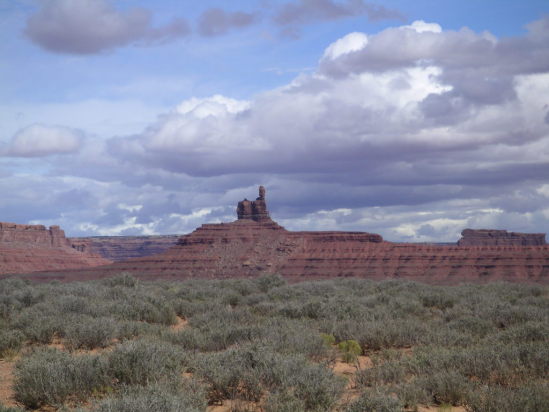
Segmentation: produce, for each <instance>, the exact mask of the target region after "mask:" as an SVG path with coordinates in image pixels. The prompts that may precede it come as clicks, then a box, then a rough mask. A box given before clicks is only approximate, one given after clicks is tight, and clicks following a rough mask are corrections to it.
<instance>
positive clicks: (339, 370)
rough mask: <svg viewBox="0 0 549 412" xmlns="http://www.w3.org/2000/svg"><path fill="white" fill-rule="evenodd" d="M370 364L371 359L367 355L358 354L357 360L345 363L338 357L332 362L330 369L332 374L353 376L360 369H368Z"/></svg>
mask: <svg viewBox="0 0 549 412" xmlns="http://www.w3.org/2000/svg"><path fill="white" fill-rule="evenodd" d="M372 366H373V364H372V360H371V359H370V357H369V356H359V357H358V359H357V361H356V362H353V363H346V362H343V361H342V360H341V359H338V360H337V361H336V363H335V364H334V366H333V368H332V370H333V371H334V374H336V375H338V376H347V377H351V376H354V375H355V374H356V373H357V371H359V370H361V369H368V368H371V367H372Z"/></svg>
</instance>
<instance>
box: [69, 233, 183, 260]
mask: <svg viewBox="0 0 549 412" xmlns="http://www.w3.org/2000/svg"><path fill="white" fill-rule="evenodd" d="M179 238H180V236H179V235H163V236H162V235H159V236H94V237H79V238H69V241H70V244H71V246H72V247H73V248H75V249H76V250H78V251H80V252H85V253H92V254H95V255H99V256H101V257H103V258H105V259H109V260H112V261H114V262H119V261H122V260H128V259H131V258H137V257H144V256H150V255H155V254H157V253H162V252H164V251H166V250H168V249H169V248H171V247H172V246H174V245H175V244H176V243H177V240H178V239H179Z"/></svg>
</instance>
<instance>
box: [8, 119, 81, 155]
mask: <svg viewBox="0 0 549 412" xmlns="http://www.w3.org/2000/svg"><path fill="white" fill-rule="evenodd" d="M82 141H83V134H82V132H80V131H78V130H75V129H69V128H67V127H60V126H46V125H41V124H35V125H32V126H29V127H26V128H24V129H22V130H20V131H19V132H17V133H16V134H15V135H14V136H13V138H12V140H11V142H10V143H9V145H8V148H7V150H6V152H5V155H6V156H12V157H42V156H50V155H56V154H70V153H75V152H77V151H78V150H79V149H80V147H81V145H82Z"/></svg>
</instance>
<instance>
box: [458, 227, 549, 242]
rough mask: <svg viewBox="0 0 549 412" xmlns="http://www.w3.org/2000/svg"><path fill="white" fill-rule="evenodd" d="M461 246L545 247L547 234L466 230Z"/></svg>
mask: <svg viewBox="0 0 549 412" xmlns="http://www.w3.org/2000/svg"><path fill="white" fill-rule="evenodd" d="M461 236H462V237H461V239H460V240H459V241H458V245H460V246H543V245H546V243H545V233H516V232H508V231H506V230H491V229H465V230H464V231H463V232H461Z"/></svg>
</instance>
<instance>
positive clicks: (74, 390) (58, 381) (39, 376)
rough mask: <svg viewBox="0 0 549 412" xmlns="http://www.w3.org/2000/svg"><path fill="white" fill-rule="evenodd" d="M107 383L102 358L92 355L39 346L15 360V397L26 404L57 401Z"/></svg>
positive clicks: (56, 403) (83, 393)
mask: <svg viewBox="0 0 549 412" xmlns="http://www.w3.org/2000/svg"><path fill="white" fill-rule="evenodd" d="M108 383H109V380H108V377H107V375H106V368H105V364H104V362H103V361H102V360H101V359H100V358H99V357H98V356H93V355H81V356H71V355H70V354H68V353H65V352H61V351H58V350H55V349H49V348H48V349H41V350H38V351H36V352H34V353H32V354H31V355H30V356H28V357H25V358H23V359H21V360H20V361H19V362H18V363H17V364H16V369H15V382H14V393H15V399H16V400H17V401H19V402H21V403H22V404H23V405H25V406H27V407H29V408H37V407H39V406H41V405H45V404H46V405H60V404H62V403H63V401H65V399H67V398H68V397H73V396H74V397H85V396H86V395H89V394H90V393H92V392H93V391H96V390H100V389H101V388H103V387H105V386H107V385H108Z"/></svg>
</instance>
